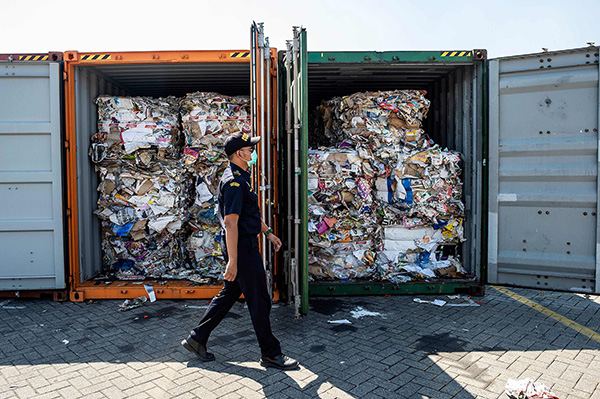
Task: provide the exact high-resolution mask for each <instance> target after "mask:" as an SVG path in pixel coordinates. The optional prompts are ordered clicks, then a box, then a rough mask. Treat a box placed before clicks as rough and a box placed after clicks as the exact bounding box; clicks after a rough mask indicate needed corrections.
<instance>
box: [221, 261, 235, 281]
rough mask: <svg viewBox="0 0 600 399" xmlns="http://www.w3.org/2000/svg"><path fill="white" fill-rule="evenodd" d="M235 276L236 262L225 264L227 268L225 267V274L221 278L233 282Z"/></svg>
mask: <svg viewBox="0 0 600 399" xmlns="http://www.w3.org/2000/svg"><path fill="white" fill-rule="evenodd" d="M236 276H237V263H236V262H231V260H229V262H227V266H226V267H225V273H223V278H224V279H225V280H227V281H233V280H235V277H236Z"/></svg>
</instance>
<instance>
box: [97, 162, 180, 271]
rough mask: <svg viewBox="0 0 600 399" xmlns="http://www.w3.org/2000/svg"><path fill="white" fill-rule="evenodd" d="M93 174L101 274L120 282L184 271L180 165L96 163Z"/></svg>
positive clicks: (175, 163)
mask: <svg viewBox="0 0 600 399" xmlns="http://www.w3.org/2000/svg"><path fill="white" fill-rule="evenodd" d="M96 170H97V172H98V173H99V177H100V181H101V183H100V184H99V186H98V191H99V194H100V198H99V199H98V209H97V210H96V211H95V214H96V215H97V216H98V217H99V218H100V220H101V226H102V248H103V250H104V257H103V266H104V271H105V272H106V273H108V274H115V275H116V276H117V277H118V278H123V277H127V276H132V275H135V276H138V277H139V276H141V277H157V278H158V277H161V276H162V275H163V274H166V273H169V272H170V271H171V270H173V269H175V268H179V267H183V266H184V263H185V256H184V253H183V247H182V245H183V241H184V238H183V227H184V224H185V221H186V217H187V216H186V208H187V207H188V205H187V204H186V201H187V199H186V195H185V181H186V179H188V178H189V177H188V176H187V175H186V173H185V170H184V169H183V168H182V167H181V164H180V163H179V162H178V161H163V162H162V163H160V164H157V165H155V167H154V168H153V169H151V170H148V169H136V168H134V167H131V166H129V165H126V166H123V165H119V164H112V165H108V166H106V165H97V166H96Z"/></svg>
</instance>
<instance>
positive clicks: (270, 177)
mask: <svg viewBox="0 0 600 399" xmlns="http://www.w3.org/2000/svg"><path fill="white" fill-rule="evenodd" d="M276 54H277V51H276V50H275V49H271V48H270V47H269V38H268V37H265V34H264V24H263V23H258V24H257V23H256V22H253V23H252V25H251V26H250V93H251V94H250V98H251V101H250V103H251V116H252V135H253V136H260V137H261V140H260V142H259V144H258V148H257V150H258V154H257V155H258V161H257V163H256V165H255V166H254V167H253V171H252V176H253V185H254V190H255V191H256V192H257V193H258V203H259V206H260V211H261V217H262V219H263V220H264V221H265V223H266V224H267V225H268V226H270V227H271V226H272V228H273V230H274V233H275V235H279V231H278V229H277V222H276V217H275V214H276V212H273V208H274V207H275V206H276V202H275V195H274V184H273V181H274V179H275V176H274V168H273V165H274V164H275V162H276V161H275V158H276V147H275V140H276V137H277V132H276V129H275V126H276V123H274V122H275V121H274V119H275V117H276V115H275V112H274V111H273V110H274V109H276V107H273V102H274V101H276V98H275V95H274V91H273V89H274V88H276V81H275V78H276V65H277V64H276V62H275V57H276ZM260 244H261V253H262V258H263V264H264V267H265V272H266V274H267V287H268V289H269V294H270V295H271V298H273V288H274V284H275V281H274V275H275V264H276V262H275V252H274V249H273V246H272V245H271V244H270V243H269V242H268V241H267V238H266V237H265V236H264V234H261V239H260Z"/></svg>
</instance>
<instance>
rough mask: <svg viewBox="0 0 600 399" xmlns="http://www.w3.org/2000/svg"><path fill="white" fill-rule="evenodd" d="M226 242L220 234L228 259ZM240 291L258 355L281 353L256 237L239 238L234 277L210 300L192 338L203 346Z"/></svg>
mask: <svg viewBox="0 0 600 399" xmlns="http://www.w3.org/2000/svg"><path fill="white" fill-rule="evenodd" d="M225 243H226V241H225V237H223V249H224V251H223V252H224V255H225V260H226V261H228V260H229V257H228V255H227V250H226V248H225ZM241 294H244V298H245V299H246V303H247V305H248V310H249V312H250V318H251V319H252V325H253V326H254V332H255V333H256V338H257V339H258V344H259V346H260V351H261V354H262V355H263V356H268V357H275V356H278V355H281V346H280V344H279V341H278V340H277V338H275V336H274V335H273V332H272V331H271V320H270V318H269V316H270V314H271V297H270V295H269V291H268V290H267V281H266V278H265V269H264V266H263V261H262V256H261V255H260V251H259V246H258V237H257V236H239V237H238V264H237V276H236V278H235V280H233V281H225V285H224V286H223V288H222V289H221V291H220V292H219V293H218V294H217V295H216V296H215V297H214V298H213V299H212V301H211V302H210V305H209V306H208V309H206V313H205V314H204V316H203V317H202V319H201V320H200V322H199V323H198V326H196V328H194V329H193V330H192V332H191V334H190V335H191V337H192V339H194V340H195V341H198V342H199V343H201V344H204V345H206V343H207V341H208V337H209V336H210V333H211V332H212V331H213V330H214V329H215V327H217V326H218V325H219V323H220V322H221V321H222V320H223V318H225V316H226V315H227V312H229V310H230V309H231V307H232V306H233V305H234V304H235V302H236V301H237V300H238V299H239V298H240V296H241Z"/></svg>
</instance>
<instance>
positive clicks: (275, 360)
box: [260, 355, 299, 370]
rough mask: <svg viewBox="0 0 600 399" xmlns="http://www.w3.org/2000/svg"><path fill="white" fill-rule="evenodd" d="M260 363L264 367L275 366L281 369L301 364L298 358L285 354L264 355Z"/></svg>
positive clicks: (294, 367) (292, 367) (293, 367)
mask: <svg viewBox="0 0 600 399" xmlns="http://www.w3.org/2000/svg"><path fill="white" fill-rule="evenodd" d="M260 365H261V366H263V367H275V368H276V369H281V370H293V369H296V368H298V366H299V364H298V361H297V360H294V359H292V358H291V357H287V356H285V355H277V356H275V357H267V356H262V357H261V358H260Z"/></svg>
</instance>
